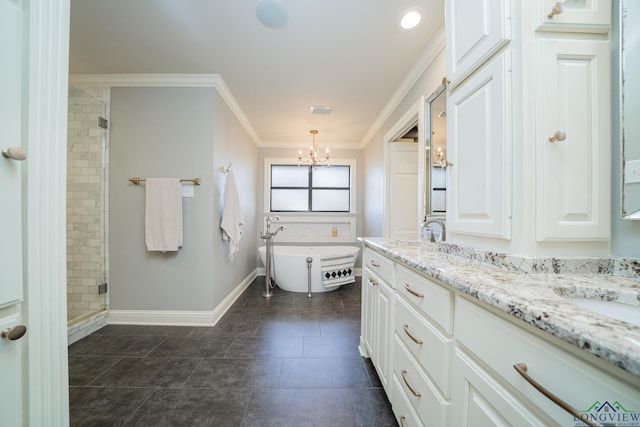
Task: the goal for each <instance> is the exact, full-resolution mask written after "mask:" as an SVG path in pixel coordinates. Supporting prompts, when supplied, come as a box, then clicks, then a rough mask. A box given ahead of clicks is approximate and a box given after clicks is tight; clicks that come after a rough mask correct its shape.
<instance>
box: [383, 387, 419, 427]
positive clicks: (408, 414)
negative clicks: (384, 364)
mask: <svg viewBox="0 0 640 427" xmlns="http://www.w3.org/2000/svg"><path fill="white" fill-rule="evenodd" d="M400 381H402V380H398V378H397V377H396V376H395V375H393V378H392V384H391V389H392V392H391V406H392V407H393V413H394V414H395V416H396V420H398V425H399V426H400V427H422V426H423V424H422V423H421V422H420V418H419V417H418V415H417V414H416V412H415V411H414V410H413V407H411V403H409V400H408V398H407V395H406V394H404V391H403V390H402V385H401V384H400Z"/></svg>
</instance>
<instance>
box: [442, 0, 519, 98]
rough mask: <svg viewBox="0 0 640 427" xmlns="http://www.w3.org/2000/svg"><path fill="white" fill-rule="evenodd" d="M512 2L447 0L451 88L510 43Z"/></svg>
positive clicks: (498, 0) (448, 66)
mask: <svg viewBox="0 0 640 427" xmlns="http://www.w3.org/2000/svg"><path fill="white" fill-rule="evenodd" d="M509 3H510V2H508V1H502V0H450V1H447V3H446V9H445V13H446V32H447V75H448V76H449V79H450V80H451V87H453V86H456V85H457V84H458V83H459V82H461V81H462V80H463V79H464V78H465V76H468V75H469V74H471V73H472V72H473V71H474V70H475V69H476V68H478V67H479V66H480V65H481V64H482V63H484V62H485V61H486V60H487V59H488V58H490V57H491V56H492V55H493V54H494V53H496V52H497V51H498V50H499V49H500V48H501V47H502V46H504V45H506V44H507V43H508V42H509V39H510V38H511V27H510V22H511V19H510V18H511V16H510V14H511V11H510V4H509Z"/></svg>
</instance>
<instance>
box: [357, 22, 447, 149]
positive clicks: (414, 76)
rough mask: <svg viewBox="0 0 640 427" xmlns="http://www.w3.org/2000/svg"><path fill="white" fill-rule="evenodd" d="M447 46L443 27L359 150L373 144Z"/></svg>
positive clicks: (368, 133) (363, 140) (383, 111)
mask: <svg viewBox="0 0 640 427" xmlns="http://www.w3.org/2000/svg"><path fill="white" fill-rule="evenodd" d="M445 44H446V36H445V26H444V25H443V26H442V27H440V29H438V31H436V33H435V34H434V35H433V38H432V39H431V41H430V42H429V45H428V46H427V48H426V49H425V50H424V52H423V53H422V55H420V57H419V58H418V60H417V61H416V63H415V64H414V65H413V67H411V70H409V72H408V73H407V76H406V77H405V78H404V80H403V81H402V83H401V84H400V86H398V89H396V91H395V92H394V94H393V96H392V97H391V99H389V102H387V104H386V105H385V107H384V108H383V109H382V111H381V112H380V115H378V118H377V119H376V121H375V122H374V123H373V125H372V126H371V127H370V128H369V131H368V132H367V133H366V134H365V136H364V138H362V140H361V141H360V144H359V145H358V148H360V149H364V148H365V147H366V146H367V145H368V144H369V142H371V140H372V139H373V136H374V135H375V134H376V132H378V131H379V130H380V128H381V127H382V125H383V124H384V122H385V121H386V120H387V119H388V118H389V116H391V114H392V113H393V111H394V110H395V109H396V108H397V107H398V105H399V104H400V102H402V100H403V99H404V97H405V96H406V95H407V93H409V91H410V90H411V88H412V87H413V85H415V83H416V82H417V81H418V79H419V78H420V76H421V75H422V74H423V73H424V72H425V71H426V70H427V68H429V66H430V65H431V64H432V63H433V61H434V60H435V59H436V57H437V56H438V54H439V53H440V52H441V51H442V49H444V48H445Z"/></svg>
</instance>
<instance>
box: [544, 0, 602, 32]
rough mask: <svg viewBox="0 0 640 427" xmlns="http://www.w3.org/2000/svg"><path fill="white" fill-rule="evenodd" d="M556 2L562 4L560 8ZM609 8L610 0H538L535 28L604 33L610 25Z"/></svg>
mask: <svg viewBox="0 0 640 427" xmlns="http://www.w3.org/2000/svg"><path fill="white" fill-rule="evenodd" d="M557 3H561V4H562V8H561V9H557V8H556V4H557ZM554 8H556V9H554ZM611 10H612V7H611V0H572V1H560V2H558V0H538V1H537V5H536V11H535V16H536V24H537V30H539V31H580V32H591V33H606V32H607V31H609V28H610V27H611Z"/></svg>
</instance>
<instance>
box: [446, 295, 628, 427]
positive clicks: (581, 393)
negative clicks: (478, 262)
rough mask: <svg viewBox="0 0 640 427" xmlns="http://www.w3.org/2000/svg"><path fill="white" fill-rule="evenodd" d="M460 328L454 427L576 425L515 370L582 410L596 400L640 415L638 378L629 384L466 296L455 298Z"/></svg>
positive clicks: (458, 328)
mask: <svg viewBox="0 0 640 427" xmlns="http://www.w3.org/2000/svg"><path fill="white" fill-rule="evenodd" d="M454 322H455V325H456V343H457V346H456V354H455V357H454V362H453V363H454V369H453V394H452V424H451V425H469V426H473V425H482V426H488V425H496V426H499V425H507V424H511V425H522V426H525V425H558V426H567V425H575V424H576V422H575V420H574V417H573V416H572V415H571V414H569V413H567V412H566V411H565V410H563V409H561V408H560V407H559V406H558V405H557V404H556V403H554V402H553V401H552V400H551V399H550V398H549V397H547V396H545V395H544V394H543V393H542V392H540V391H538V390H537V389H536V388H535V387H534V386H533V385H532V384H531V383H530V382H528V381H527V379H525V378H524V377H523V376H522V375H521V374H520V373H519V372H518V371H517V370H516V369H515V368H514V365H516V364H520V365H525V366H526V371H525V373H526V374H527V375H528V376H529V377H530V379H531V380H533V381H535V382H537V383H538V384H540V385H542V386H543V387H544V388H546V389H547V390H548V391H549V392H551V393H553V394H554V395H555V396H556V397H557V398H558V399H560V400H562V401H563V402H565V403H566V404H568V405H570V406H572V407H573V408H575V409H577V410H578V411H581V412H584V411H587V410H589V409H592V406H593V405H594V404H596V402H599V404H605V402H608V403H609V404H611V405H618V404H619V405H621V407H624V408H626V409H629V408H634V409H633V411H635V408H636V406H637V404H638V402H640V388H638V383H639V381H638V379H637V378H635V379H634V378H633V375H630V374H629V376H628V379H629V381H630V382H626V381H623V380H622V379H619V378H617V377H616V376H614V375H611V374H610V373H608V372H606V371H605V370H603V369H599V368H598V367H596V366H595V365H593V364H591V363H589V362H587V361H585V360H584V359H583V358H581V357H577V356H576V355H575V354H573V353H572V352H570V351H568V350H565V349H563V348H561V347H560V346H558V345H554V344H553V343H552V340H549V339H547V338H542V337H541V336H540V335H541V333H540V332H537V331H530V330H528V328H525V327H523V325H518V321H514V320H512V319H509V318H508V317H507V316H506V315H505V314H503V313H500V312H494V311H493V309H490V308H489V307H485V306H483V305H480V304H478V302H476V301H473V300H472V299H470V298H468V297H467V296H463V295H458V296H457V297H456V313H455V321H454ZM549 338H551V337H549ZM632 382H635V386H634V385H633V384H632ZM616 402H617V403H616ZM605 410H606V409H605ZM606 412H609V411H608V410H606ZM619 412H622V411H619ZM593 413H595V411H594V412H593ZM610 415H611V416H613V414H610ZM608 421H609V422H610V421H611V419H609V420H608ZM619 421H620V420H618V423H619Z"/></svg>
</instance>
